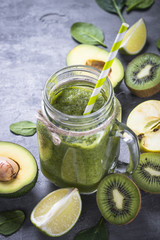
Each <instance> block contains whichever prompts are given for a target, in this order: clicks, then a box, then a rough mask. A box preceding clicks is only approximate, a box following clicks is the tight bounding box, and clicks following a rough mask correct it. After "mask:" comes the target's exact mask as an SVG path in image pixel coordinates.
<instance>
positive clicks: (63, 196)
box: [31, 188, 82, 237]
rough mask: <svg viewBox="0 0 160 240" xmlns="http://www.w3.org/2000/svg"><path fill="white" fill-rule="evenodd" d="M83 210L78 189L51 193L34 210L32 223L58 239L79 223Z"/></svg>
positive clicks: (65, 189) (66, 189)
mask: <svg viewBox="0 0 160 240" xmlns="http://www.w3.org/2000/svg"><path fill="white" fill-rule="evenodd" d="M81 209H82V201H81V197H80V194H79V192H78V190H77V189H76V188H74V189H73V188H63V189H59V190H56V191H53V192H51V193H50V194H48V195H47V196H46V197H44V198H43V199H42V200H41V201H40V202H39V203H38V204H37V205H36V206H35V208H34V209H33V211H32V213H31V222H32V223H33V224H34V225H35V226H36V227H37V228H38V229H40V230H41V231H42V232H44V233H45V234H47V235H49V236H51V237H58V236H61V235H63V234H65V233H66V232H68V231H69V230H70V229H71V228H72V227H73V226H74V225H75V223H76V222H77V221H78V219H79V216H80V213H81Z"/></svg>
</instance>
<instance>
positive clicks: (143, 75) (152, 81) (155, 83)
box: [124, 53, 160, 98]
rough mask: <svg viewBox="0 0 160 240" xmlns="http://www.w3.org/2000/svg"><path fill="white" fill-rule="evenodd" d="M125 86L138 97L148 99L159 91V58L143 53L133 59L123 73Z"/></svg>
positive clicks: (152, 54) (155, 55)
mask: <svg viewBox="0 0 160 240" xmlns="http://www.w3.org/2000/svg"><path fill="white" fill-rule="evenodd" d="M124 80H125V84H126V86H127V87H128V88H129V89H130V91H131V92H132V93H133V94H135V95H136V96H138V97H142V98H143V97H150V96H152V95H154V94H156V93H158V92H159V91H160V56H159V55H157V54H154V53H144V54H141V55H139V56H137V57H135V58H134V59H133V60H132V61H131V62H130V63H129V64H128V65H127V68H126V71H125V77H124Z"/></svg>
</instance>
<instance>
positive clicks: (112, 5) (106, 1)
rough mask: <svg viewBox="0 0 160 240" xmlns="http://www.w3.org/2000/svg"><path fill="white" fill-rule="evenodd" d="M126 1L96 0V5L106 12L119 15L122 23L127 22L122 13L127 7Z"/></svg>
mask: <svg viewBox="0 0 160 240" xmlns="http://www.w3.org/2000/svg"><path fill="white" fill-rule="evenodd" d="M125 1H126V0H96V3H97V4H98V5H99V6H100V7H101V8H102V9H104V10H105V11H107V12H110V13H116V14H118V16H119V17H120V19H121V21H122V22H125V20H124V18H123V16H122V13H121V11H122V9H123V7H124V6H125Z"/></svg>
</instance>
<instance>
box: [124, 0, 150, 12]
mask: <svg viewBox="0 0 160 240" xmlns="http://www.w3.org/2000/svg"><path fill="white" fill-rule="evenodd" d="M153 3H154V0H127V1H126V6H127V7H128V8H127V9H126V11H127V12H129V11H131V10H133V9H146V8H149V7H150V6H151V5H152V4H153Z"/></svg>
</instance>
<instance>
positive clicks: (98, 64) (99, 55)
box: [67, 44, 124, 88]
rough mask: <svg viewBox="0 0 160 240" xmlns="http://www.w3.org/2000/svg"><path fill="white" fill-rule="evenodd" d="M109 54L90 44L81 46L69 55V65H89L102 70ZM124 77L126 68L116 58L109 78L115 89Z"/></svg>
mask: <svg viewBox="0 0 160 240" xmlns="http://www.w3.org/2000/svg"><path fill="white" fill-rule="evenodd" d="M108 55H109V52H108V51H106V50H104V49H102V48H99V47H96V46H92V45H88V44H79V45H78V46H76V47H75V48H73V49H72V50H71V51H70V52H69V53H68V55H67V65H68V66H71V65H88V66H92V67H95V68H97V69H99V70H100V71H101V70H102V68H103V66H104V64H105V62H106V61H107V58H108ZM123 77H124V68H123V65H122V63H121V62H120V60H119V59H117V58H115V60H114V62H113V64H112V67H111V71H110V73H109V76H108V78H109V79H110V81H111V83H112V86H113V88H116V87H118V86H119V85H120V83H121V81H122V80H123Z"/></svg>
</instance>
